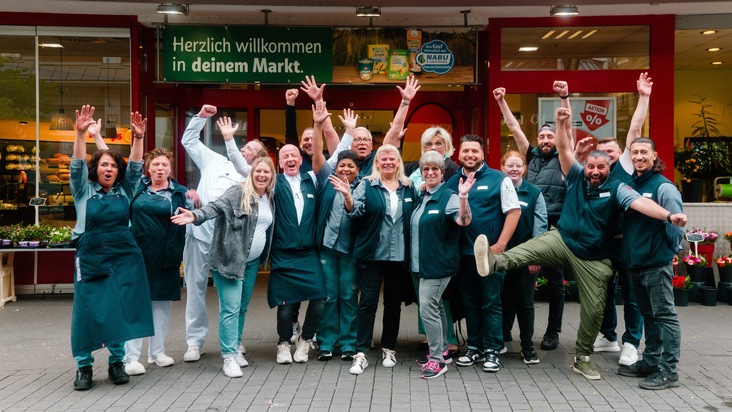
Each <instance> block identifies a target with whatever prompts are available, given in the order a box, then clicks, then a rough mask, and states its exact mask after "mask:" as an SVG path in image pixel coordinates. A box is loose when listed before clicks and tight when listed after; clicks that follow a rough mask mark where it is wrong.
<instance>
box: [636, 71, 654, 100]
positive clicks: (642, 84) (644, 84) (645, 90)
mask: <svg viewBox="0 0 732 412" xmlns="http://www.w3.org/2000/svg"><path fill="white" fill-rule="evenodd" d="M637 83H638V94H640V95H641V96H650V95H651V88H652V87H653V82H652V81H651V77H650V76H648V73H641V74H640V76H639V77H638V81H637Z"/></svg>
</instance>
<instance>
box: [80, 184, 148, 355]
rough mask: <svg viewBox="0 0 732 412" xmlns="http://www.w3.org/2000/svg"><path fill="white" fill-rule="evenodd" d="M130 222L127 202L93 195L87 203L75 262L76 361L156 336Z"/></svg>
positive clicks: (140, 257) (145, 281)
mask: <svg viewBox="0 0 732 412" xmlns="http://www.w3.org/2000/svg"><path fill="white" fill-rule="evenodd" d="M128 222H129V201H128V200H127V197H125V196H122V195H120V194H111V195H107V196H105V195H102V194H96V195H94V196H93V197H91V198H90V199H89V200H88V201H87V203H86V222H85V224H86V230H85V232H84V233H83V234H82V235H81V236H80V237H79V238H78V239H77V240H76V256H75V258H74V305H73V309H72V315H71V351H72V353H73V355H74V356H79V355H83V354H87V353H89V352H91V351H93V350H97V349H100V348H101V347H102V346H104V345H111V344H114V343H124V342H125V341H128V340H131V339H137V338H142V337H146V336H152V335H154V333H155V332H154V329H153V322H152V306H151V303H150V290H149V288H148V285H147V275H146V273H145V265H144V263H143V259H142V253H141V252H140V249H139V248H138V247H137V244H136V243H135V240H134V239H133V238H132V233H131V232H130V229H129V226H128V224H129V223H128Z"/></svg>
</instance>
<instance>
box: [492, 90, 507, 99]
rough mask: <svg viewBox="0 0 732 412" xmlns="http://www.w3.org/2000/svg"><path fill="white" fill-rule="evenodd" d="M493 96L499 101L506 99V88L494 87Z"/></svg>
mask: <svg viewBox="0 0 732 412" xmlns="http://www.w3.org/2000/svg"><path fill="white" fill-rule="evenodd" d="M493 98H494V99H496V101H498V102H500V101H502V100H504V99H505V98H506V89H505V88H503V87H498V88H496V89H493Z"/></svg>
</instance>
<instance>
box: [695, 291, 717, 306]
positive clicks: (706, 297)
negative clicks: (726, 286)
mask: <svg viewBox="0 0 732 412" xmlns="http://www.w3.org/2000/svg"><path fill="white" fill-rule="evenodd" d="M699 303H701V304H702V306H717V288H711V287H709V286H702V287H701V296H700V300H699Z"/></svg>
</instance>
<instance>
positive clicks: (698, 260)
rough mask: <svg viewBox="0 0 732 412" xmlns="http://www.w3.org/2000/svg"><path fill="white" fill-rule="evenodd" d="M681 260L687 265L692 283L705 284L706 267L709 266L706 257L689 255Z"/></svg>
mask: <svg viewBox="0 0 732 412" xmlns="http://www.w3.org/2000/svg"><path fill="white" fill-rule="evenodd" d="M681 260H682V261H683V262H684V264H686V273H687V274H688V275H689V276H690V277H691V281H692V282H694V283H704V266H706V265H707V259H706V258H705V257H704V255H694V254H688V255H686V256H684V258H683V259H681Z"/></svg>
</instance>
